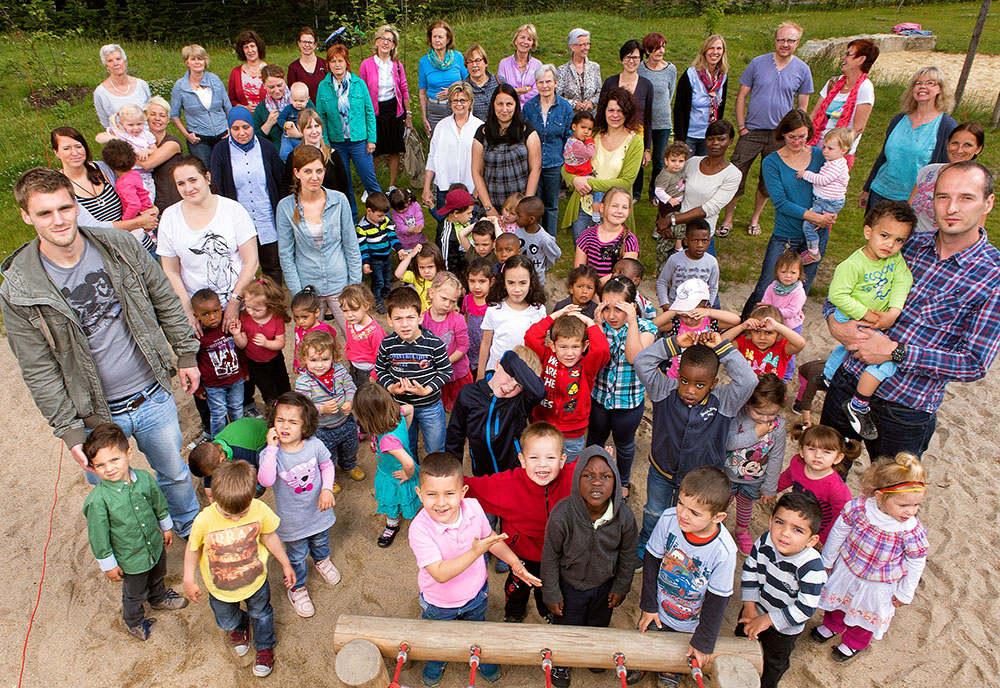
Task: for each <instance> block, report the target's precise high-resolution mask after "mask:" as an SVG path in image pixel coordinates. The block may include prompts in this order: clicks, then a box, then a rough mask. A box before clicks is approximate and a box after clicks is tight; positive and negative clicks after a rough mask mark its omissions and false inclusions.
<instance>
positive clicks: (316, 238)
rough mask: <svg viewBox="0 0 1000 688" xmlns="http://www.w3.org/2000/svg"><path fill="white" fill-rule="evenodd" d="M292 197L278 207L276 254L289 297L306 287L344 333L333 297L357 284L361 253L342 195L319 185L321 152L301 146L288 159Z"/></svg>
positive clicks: (322, 169)
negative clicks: (313, 292) (309, 288)
mask: <svg viewBox="0 0 1000 688" xmlns="http://www.w3.org/2000/svg"><path fill="white" fill-rule="evenodd" d="M288 161H289V162H290V163H291V165H292V195H290V196H286V197H285V198H283V199H281V202H280V203H279V204H278V216H277V224H278V252H279V256H280V257H281V269H282V271H283V272H284V273H285V283H286V284H287V285H288V289H289V291H291V292H292V293H293V294H295V293H297V292H299V291H301V290H302V288H303V287H305V286H306V285H311V286H312V287H313V288H314V289H315V290H316V293H317V294H319V296H320V299H321V303H322V306H323V308H324V310H327V311H329V312H331V313H333V316H334V318H335V319H336V321H337V323H338V324H339V325H340V327H341V330H342V331H344V332H345V333H346V331H347V329H346V328H347V323H346V322H345V321H344V314H343V313H342V312H341V310H340V302H339V300H338V299H337V296H338V295H339V294H340V292H341V291H342V290H343V289H344V287H346V286H347V285H348V284H357V283H359V282H360V281H361V250H360V249H359V247H358V235H357V233H356V232H355V231H354V216H353V215H351V206H350V203H348V201H347V197H346V196H344V194H342V193H341V192H339V191H336V190H333V189H330V188H328V187H326V185H325V184H324V178H325V175H326V173H327V171H326V169H327V168H326V163H324V162H323V153H322V152H321V151H320V150H319V149H318V148H315V147H313V146H310V145H307V144H305V143H303V144H302V145H301V146H299V147H298V148H296V149H295V151H294V152H293V153H292V154H291V155H289V156H288Z"/></svg>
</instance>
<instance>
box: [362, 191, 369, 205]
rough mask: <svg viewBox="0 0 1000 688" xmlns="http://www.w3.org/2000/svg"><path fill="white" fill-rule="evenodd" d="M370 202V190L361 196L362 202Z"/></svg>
mask: <svg viewBox="0 0 1000 688" xmlns="http://www.w3.org/2000/svg"><path fill="white" fill-rule="evenodd" d="M367 200H368V190H367V189H366V190H365V192H364V193H363V194H361V202H362V203H364V202H365V201H367Z"/></svg>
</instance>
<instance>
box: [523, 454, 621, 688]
mask: <svg viewBox="0 0 1000 688" xmlns="http://www.w3.org/2000/svg"><path fill="white" fill-rule="evenodd" d="M638 535H639V532H638V529H637V528H636V525H635V516H634V515H633V514H632V510H631V509H629V508H628V506H626V504H625V500H624V499H622V488H621V480H620V479H619V477H618V469H617V468H616V467H615V462H614V460H613V459H612V458H611V455H610V454H608V453H607V452H606V451H605V450H604V449H601V448H600V447H588V448H587V449H586V450H585V451H584V452H583V453H582V454H581V455H580V459H579V461H577V464H576V470H575V471H574V472H573V484H572V486H571V487H570V494H569V496H568V497H566V499H564V500H562V501H561V502H559V503H558V504H556V505H555V506H554V507H552V514H551V515H550V516H549V522H548V524H547V525H546V526H545V545H544V546H543V548H542V573H541V578H542V599H544V600H545V604H546V605H547V606H548V608H549V611H550V612H551V613H552V623H554V624H557V625H569V626H593V627H596V628H607V627H608V626H610V625H611V612H612V611H614V608H615V607H617V606H619V605H621V603H622V602H624V601H625V596H626V595H628V592H629V590H630V589H631V588H632V576H634V575H635V565H636V559H635V547H636V538H637V537H638ZM583 552H586V553H587V556H580V554H581V553H583ZM569 684H570V670H569V667H553V668H552V685H553V686H556V687H557V688H568V686H569Z"/></svg>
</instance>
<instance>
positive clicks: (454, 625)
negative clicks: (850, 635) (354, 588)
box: [333, 614, 764, 680]
mask: <svg viewBox="0 0 1000 688" xmlns="http://www.w3.org/2000/svg"><path fill="white" fill-rule="evenodd" d="M355 638H363V639H365V640H370V641H371V642H373V643H374V644H375V645H376V646H377V647H378V649H379V650H380V651H381V652H382V654H383V655H385V656H387V657H395V656H396V652H397V651H398V650H399V644H400V643H402V642H406V643H408V644H409V645H410V650H409V658H410V659H412V660H418V661H419V660H428V659H436V660H440V661H444V662H462V663H465V662H468V661H469V647H470V646H471V645H479V646H480V647H481V648H482V661H483V663H484V664H485V663H497V664H520V665H526V666H537V665H539V664H540V663H541V655H540V651H541V650H542V649H544V648H548V649H550V650H552V663H553V664H555V665H556V666H570V667H594V668H600V667H604V668H608V669H611V668H613V667H614V659H613V657H614V654H615V652H623V653H625V665H626V666H627V667H628V668H629V669H639V670H643V671H670V672H676V673H685V674H686V673H689V672H690V669H689V667H688V664H687V659H686V658H685V656H684V653H685V652H687V649H688V644H689V643H690V641H691V636H690V635H688V634H685V633H638V632H636V631H635V630H627V629H621V628H590V627H583V626H547V625H543V624H505V623H491V622H488V621H487V622H483V623H476V622H472V621H427V620H424V619H387V618H378V617H371V616H354V615H349V614H342V615H341V616H340V618H339V619H337V627H336V629H335V630H334V634H333V647H334V649H335V650H337V651H338V652H340V650H341V648H344V647H346V646H347V645H348V644H349V643H350V642H352V641H353V640H354V639H355ZM721 655H736V656H737V657H738V658H741V659H743V660H744V662H745V663H746V664H747V665H749V666H751V667H753V669H754V671H755V672H756V675H759V674H760V672H761V671H763V666H764V664H763V657H762V655H761V650H760V644H759V643H757V642H756V641H754V640H748V639H746V638H727V637H720V638H719V639H718V641H717V642H716V645H715V654H714V655H713V656H721ZM337 664H338V667H339V664H340V655H339V654H338V656H337ZM705 669H706V671H707V672H709V673H711V672H712V665H711V664H709V666H708V667H706V668H705ZM338 673H339V672H338ZM754 680H756V679H754Z"/></svg>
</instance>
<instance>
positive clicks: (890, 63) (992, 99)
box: [871, 50, 1000, 122]
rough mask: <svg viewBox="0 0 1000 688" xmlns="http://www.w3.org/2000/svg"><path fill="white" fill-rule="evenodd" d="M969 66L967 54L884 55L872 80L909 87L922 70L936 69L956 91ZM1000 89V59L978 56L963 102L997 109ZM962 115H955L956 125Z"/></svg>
mask: <svg viewBox="0 0 1000 688" xmlns="http://www.w3.org/2000/svg"><path fill="white" fill-rule="evenodd" d="M964 64H965V54H964V53H963V54H961V55H959V54H957V53H944V52H935V51H931V50H926V51H901V52H896V53H882V54H881V55H879V57H878V60H876V61H875V64H874V65H872V71H871V76H872V79H873V80H874V81H875V83H876V84H885V83H890V82H901V83H909V79H910V77H911V76H913V74H914V72H916V71H917V70H918V69H920V68H921V67H927V66H930V65H936V66H937V67H940V68H941V70H942V71H943V72H944V73H945V76H946V77H948V81H950V82H951V88H952V90H954V89H955V85H956V84H957V83H958V77H959V75H961V73H962V65H964ZM998 88H1000V55H987V54H985V53H977V54H976V59H975V61H973V63H972V71H971V72H969V81H968V83H966V85H965V95H964V96H962V102H968V103H970V104H974V105H976V107H980V108H983V107H985V108H989V109H990V110H992V109H993V105H994V104H995V103H996V101H997V89H998ZM961 107H962V106H961V105H959V111H958V112H953V113H951V114H952V116H953V117H955V118H956V121H958V122H961V121H963V118H964V116H963V114H962V113H961Z"/></svg>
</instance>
